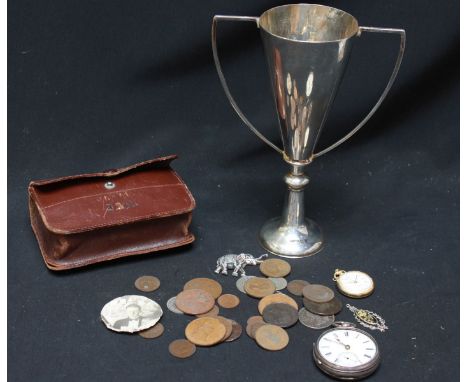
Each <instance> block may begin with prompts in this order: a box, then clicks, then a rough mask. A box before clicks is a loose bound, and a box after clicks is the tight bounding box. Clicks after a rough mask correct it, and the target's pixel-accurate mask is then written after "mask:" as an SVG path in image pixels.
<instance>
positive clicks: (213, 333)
mask: <svg viewBox="0 0 468 382" xmlns="http://www.w3.org/2000/svg"><path fill="white" fill-rule="evenodd" d="M225 334H226V328H225V326H224V325H223V324H222V322H221V321H220V320H219V319H218V317H216V318H215V317H201V318H197V319H195V320H193V321H191V322H190V323H189V324H188V325H187V327H186V328H185V337H187V339H188V340H189V341H190V342H192V343H193V344H195V345H198V346H211V345H214V344H217V343H218V342H220V341H221V340H222V339H223V338H224V335H225Z"/></svg>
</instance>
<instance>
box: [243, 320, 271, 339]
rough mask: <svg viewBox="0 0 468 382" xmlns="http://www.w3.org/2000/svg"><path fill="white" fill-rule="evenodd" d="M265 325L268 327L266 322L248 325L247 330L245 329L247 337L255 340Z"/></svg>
mask: <svg viewBox="0 0 468 382" xmlns="http://www.w3.org/2000/svg"><path fill="white" fill-rule="evenodd" d="M263 325H266V322H264V321H263V322H260V321H259V322H254V323H253V324H251V325H247V328H246V329H245V331H246V332H247V335H248V336H249V337H250V338H255V333H256V332H257V330H258V329H259V328H260V327H262V326H263Z"/></svg>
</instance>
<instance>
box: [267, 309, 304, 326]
mask: <svg viewBox="0 0 468 382" xmlns="http://www.w3.org/2000/svg"><path fill="white" fill-rule="evenodd" d="M263 319H264V320H265V322H266V323H268V324H273V325H277V326H280V327H282V328H289V327H290V326H293V325H294V324H296V322H297V320H298V319H299V316H298V313H297V309H295V308H293V307H292V306H291V305H289V304H283V303H279V304H269V305H267V306H266V307H265V309H263Z"/></svg>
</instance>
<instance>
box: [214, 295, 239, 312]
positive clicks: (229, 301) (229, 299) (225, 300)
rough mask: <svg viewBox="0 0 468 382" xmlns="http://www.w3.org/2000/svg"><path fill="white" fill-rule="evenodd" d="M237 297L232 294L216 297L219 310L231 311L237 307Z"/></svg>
mask: <svg viewBox="0 0 468 382" xmlns="http://www.w3.org/2000/svg"><path fill="white" fill-rule="evenodd" d="M239 303H240V300H239V297H237V296H236V295H233V294H222V295H221V296H219V297H218V304H219V306H220V307H221V308H226V309H231V308H235V307H236V306H237V305H239Z"/></svg>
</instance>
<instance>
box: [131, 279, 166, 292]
mask: <svg viewBox="0 0 468 382" xmlns="http://www.w3.org/2000/svg"><path fill="white" fill-rule="evenodd" d="M160 285H161V282H160V281H159V279H158V278H157V277H154V276H141V277H138V278H137V279H136V280H135V288H137V289H138V290H141V291H142V292H153V291H155V290H156V289H158V288H159V286H160Z"/></svg>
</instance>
